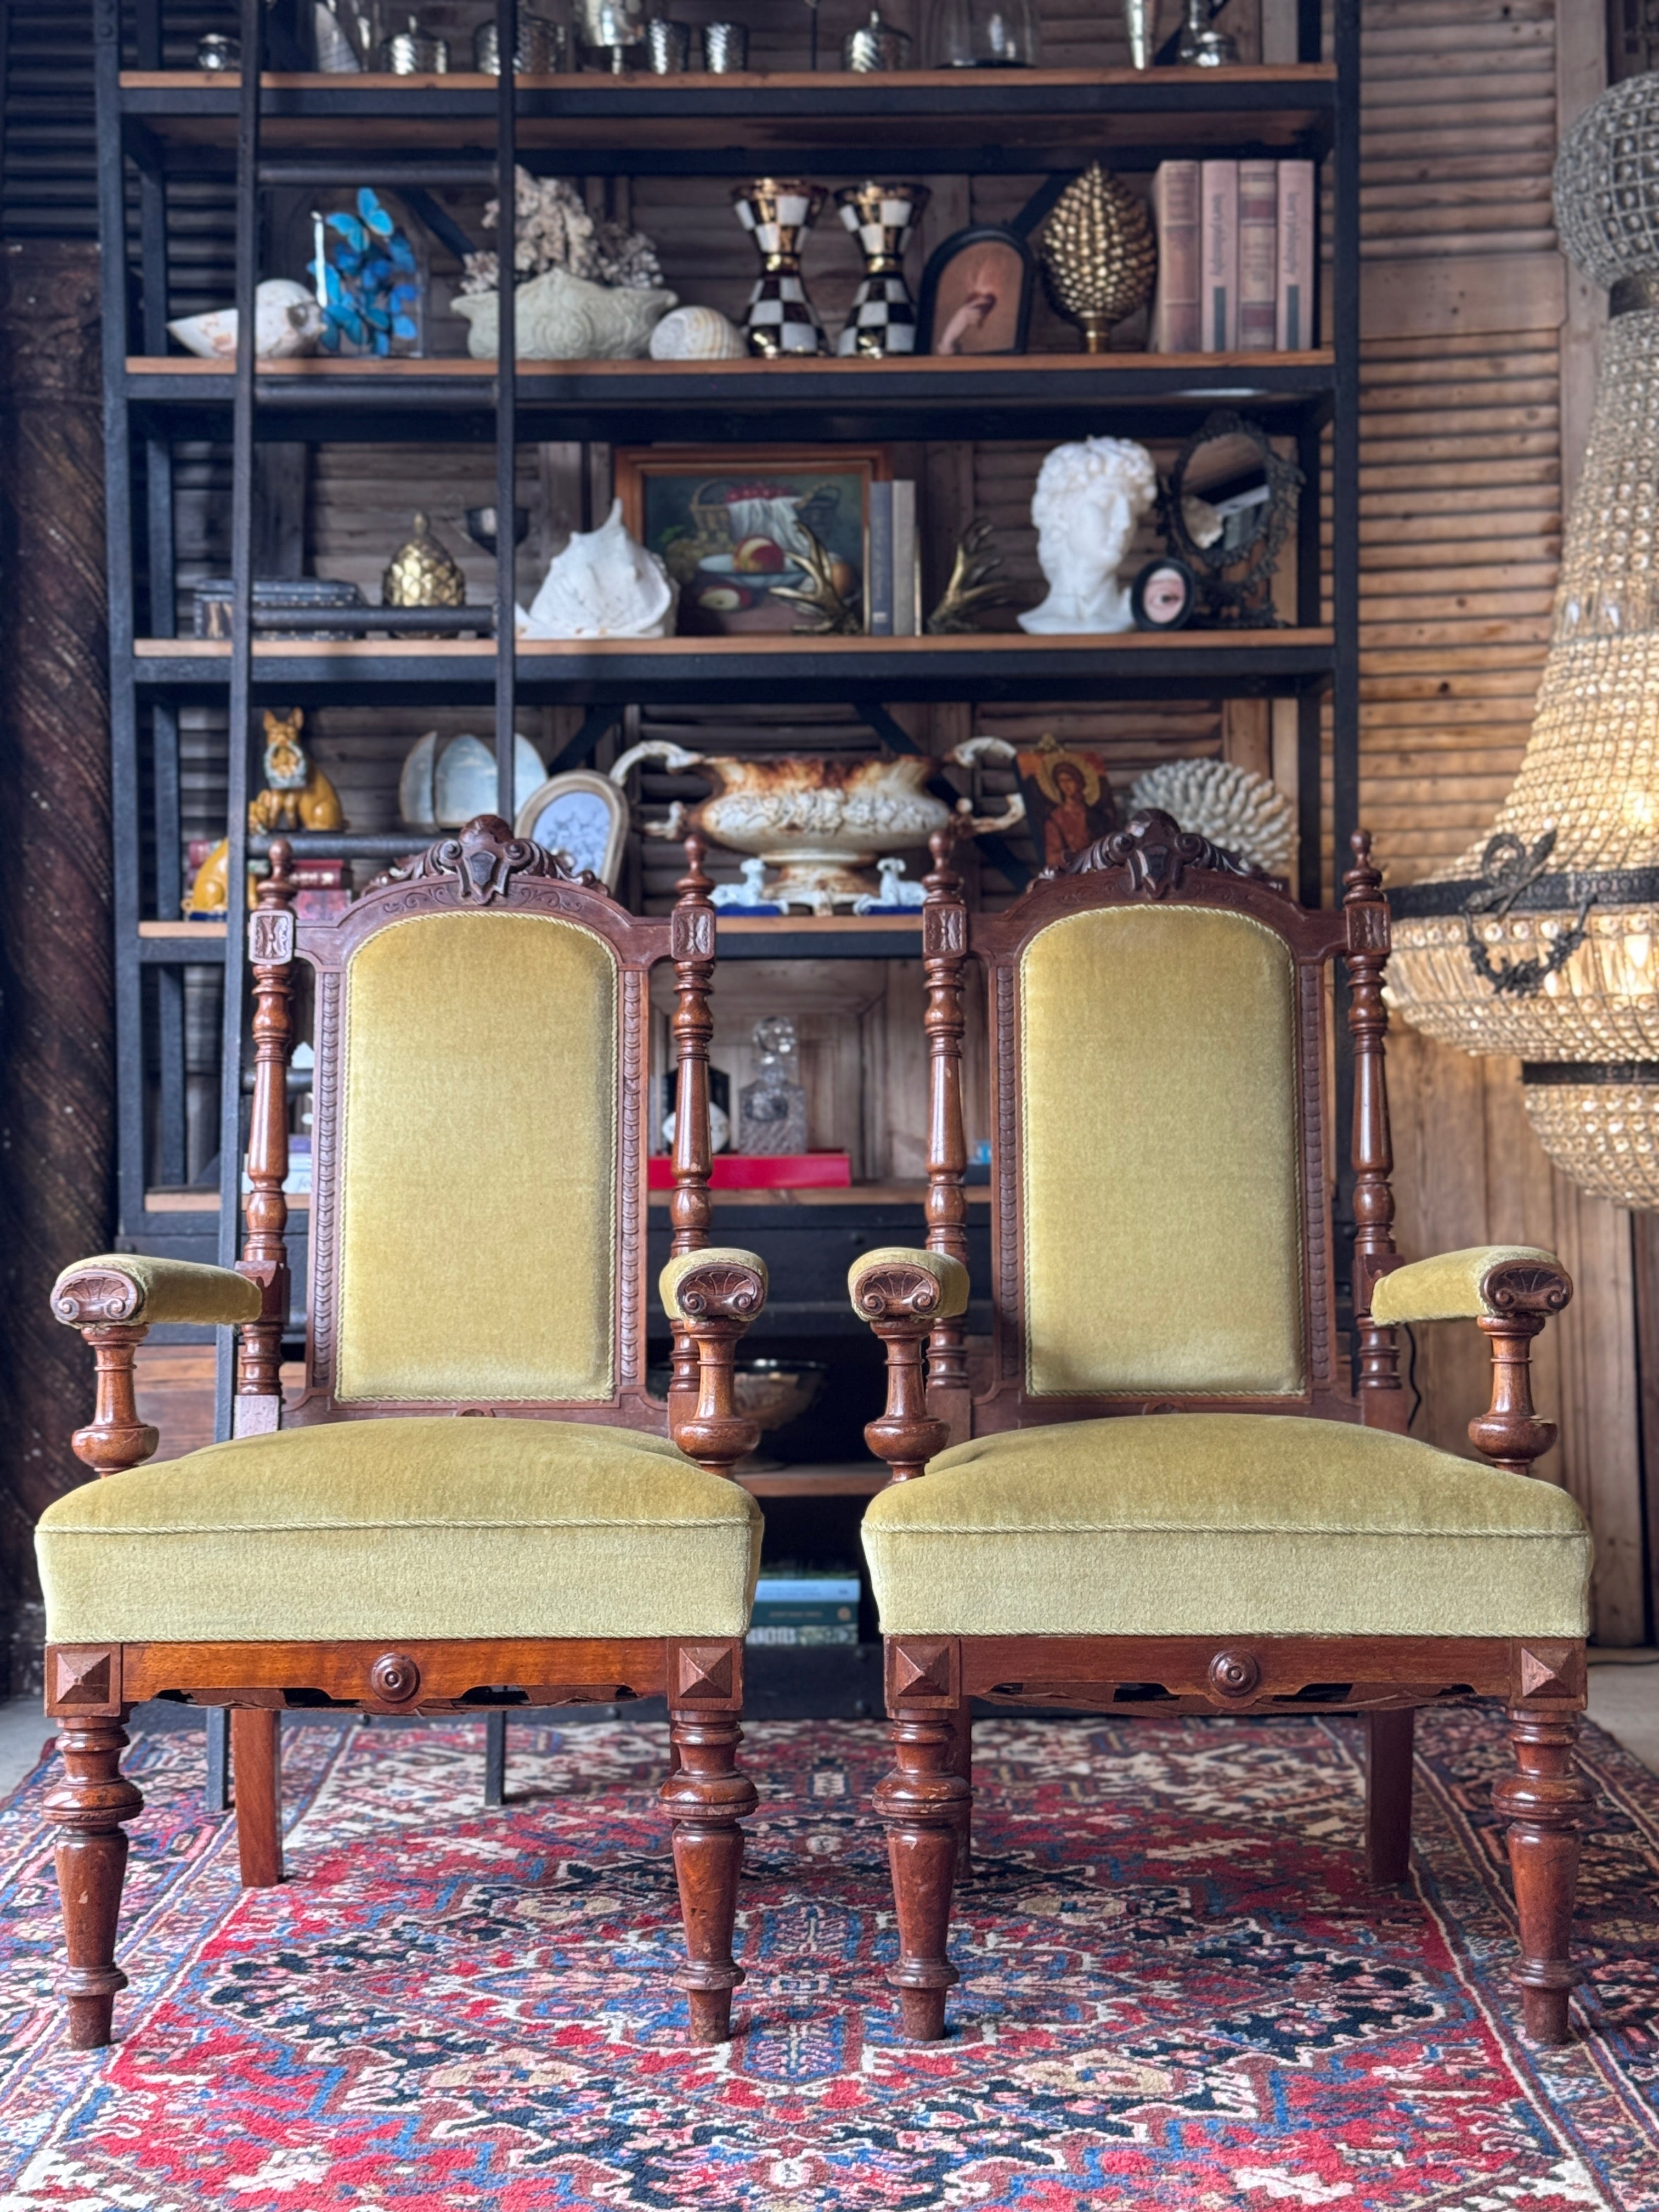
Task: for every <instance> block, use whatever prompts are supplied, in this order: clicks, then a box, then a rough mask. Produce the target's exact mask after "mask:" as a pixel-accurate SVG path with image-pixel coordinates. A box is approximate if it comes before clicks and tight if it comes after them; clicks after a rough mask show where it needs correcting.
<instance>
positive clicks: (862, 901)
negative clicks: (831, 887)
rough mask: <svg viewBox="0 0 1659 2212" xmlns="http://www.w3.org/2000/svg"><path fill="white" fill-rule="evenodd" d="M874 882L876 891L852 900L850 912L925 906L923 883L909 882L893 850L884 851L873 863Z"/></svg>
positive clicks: (925, 892) (873, 911) (881, 912)
mask: <svg viewBox="0 0 1659 2212" xmlns="http://www.w3.org/2000/svg"><path fill="white" fill-rule="evenodd" d="M876 881H877V884H878V889H877V890H873V891H869V892H866V895H865V896H864V897H863V898H859V899H854V901H853V911H854V914H883V913H886V912H889V911H890V910H891V908H894V907H915V906H925V905H926V904H927V886H926V884H917V883H912V882H911V880H910V878H909V877H908V876H907V875H906V874H905V872H904V863H903V861H902V860H900V858H899V856H898V854H896V853H884V854H883V855H882V857H881V858H880V860H878V861H877V862H876Z"/></svg>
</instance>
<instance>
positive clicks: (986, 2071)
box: [0, 1711, 1659, 2212]
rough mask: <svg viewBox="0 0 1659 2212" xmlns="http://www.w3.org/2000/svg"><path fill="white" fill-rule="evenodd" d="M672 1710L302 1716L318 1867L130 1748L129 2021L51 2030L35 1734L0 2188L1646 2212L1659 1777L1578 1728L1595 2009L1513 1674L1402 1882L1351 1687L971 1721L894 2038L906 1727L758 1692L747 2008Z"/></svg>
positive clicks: (12, 1870)
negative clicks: (1508, 1782) (1108, 1718)
mask: <svg viewBox="0 0 1659 2212" xmlns="http://www.w3.org/2000/svg"><path fill="white" fill-rule="evenodd" d="M662 1733H663V1732H662V1731H661V1730H660V1729H651V1728H646V1727H641V1726H636V1725H630V1724H627V1723H618V1724H616V1725H607V1726H598V1727H586V1726H583V1727H574V1728H569V1729H557V1728H537V1727H531V1726H528V1725H525V1726H515V1729H514V1734H513V1769H512V1786H513V1790H515V1792H516V1801H515V1802H514V1803H513V1805H512V1806H511V1807H510V1808H509V1810H508V1811H507V1813H506V1814H483V1813H482V1812H479V1811H477V1809H475V1808H476V1807H477V1790H478V1783H479V1752H478V1745H479V1734H480V1732H479V1730H478V1729H477V1728H476V1727H474V1726H462V1725H457V1726H454V1727H434V1728H432V1729H420V1730H410V1731H408V1732H402V1731H393V1730H380V1729H368V1730H364V1729H358V1728H356V1727H354V1726H352V1725H350V1724H349V1723H341V1724H336V1723H333V1722H332V1721H331V1720H330V1721H329V1722H327V1723H325V1724H323V1725H316V1724H313V1725H307V1726H305V1727H296V1728H294V1729H290V1730H289V1734H288V1736H287V1739H286V1750H285V1763H286V1770H287V1771H286V1780H287V1801H288V1806H289V1819H290V1826H289V1844H288V1850H289V1869H290V1880H289V1883H288V1885H287V1887H285V1888H283V1890H281V1891H275V1892H271V1891H268V1892H264V1893H250V1894H247V1895H244V1894H243V1893H241V1892H240V1890H239V1889H238V1888H237V1887H236V1881H235V1849H234V1838H233V1836H232V1834H231V1832H230V1828H229V1825H228V1823H223V1822H217V1821H214V1820H208V1819H207V1818H205V1817H204V1815H203V1814H202V1813H201V1811H200V1809H199V1788H200V1741H199V1738H197V1737H196V1736H194V1735H159V1734H158V1735H149V1736H144V1737H141V1738H140V1739H139V1740H138V1741H137V1742H136V1744H135V1747H134V1751H133V1753H132V1754H131V1771H132V1772H133V1773H134V1774H135V1776H136V1778H137V1780H138V1781H139V1783H140V1785H141V1786H142V1788H143V1790H144V1792H145V1795H146V1796H147V1797H148V1798H149V1811H148V1812H147V1813H146V1814H145V1815H144V1816H143V1819H142V1820H140V1821H139V1822H138V1823H137V1826H136V1827H135V1830H134V1842H135V1849H134V1856H133V1863H132V1868H131V1874H130V1876H129V1880H128V1886H127V1905H128V1911H127V1914H126V1917H125V1922H124V1941H123V1956H124V1960H125V1965H126V1966H127V1969H128V1971H129V1972H130V1973H131V1975H132V1977H133V1987H132V1989H131V1990H129V1992H128V1993H127V1995H126V1996H125V1999H123V2000H122V2001H121V2005H120V2009H119V2011H118V2026H119V2027H120V2029H121V2031H122V2033H124V2036H125V2040H124V2041H123V2043H122V2044H121V2045H118V2047H117V2048H115V2049H114V2050H112V2051H107V2052H104V2053H100V2054H95V2055H94V2056H92V2057H75V2056H73V2055H71V2054H70V2052H68V2051H65V2050H64V2047H63V2045H62V2044H61V2042H60V2041H59V2039H58V2013H57V2008H56V2007H55V2005H54V2004H53V2003H52V2000H51V1997H50V1994H49V1986H50V1982H51V1978H52V1967H53V1960H54V1955H55V1952H56V1947H57V1941H58V1934H57V1912H56V1902H55V1898H54V1895H53V1892H52V1886H51V1880H50V1874H49V1867H48V1860H47V1854H46V1838H45V1834H44V1832H43V1830H42V1827H41V1826H40V1819H39V1810H38V1808H39V1802H40V1795H41V1791H42V1789H43V1787H44V1781H43V1776H44V1772H45V1770H44V1769H43V1770H42V1771H41V1772H39V1773H37V1774H35V1775H34V1776H33V1777H32V1778H30V1779H29V1780H28V1781H27V1782H26V1783H25V1784H23V1785H22V1787H21V1790H19V1791H18V1793H17V1795H16V1796H15V1797H14V1798H13V1799H12V1800H10V1801H9V1803H8V1804H7V1805H6V1806H5V1807H4V1808H0V2212H35V2208H40V2209H41V2212H46V2208H51V2212H219V2208H227V2212H228V2208H231V2207H235V2208H238V2212H483V2208H488V2212H553V2208H556V2207H566V2206H574V2207H582V2208H592V2209H593V2212H600V2208H604V2212H727V2209H728V2208H741V2212H830V2208H833V2209H834V2212H843V2209H844V2212H933V2208H935V2207H938V2208H941V2212H943V2209H944V2208H951V2212H958V2208H959V2209H960V2212H1005V2208H1006V2212H1132V2209H1133V2212H1230V2208H1232V2207H1246V2208H1250V2212H1298V2208H1303V2207H1308V2208H1326V2207H1328V2208H1331V2209H1332V2212H1428V2209H1429V2208H1435V2212H1555V2208H1558V2207H1562V2208H1568V2207H1571V2208H1578V2207H1604V2208H1608V2212H1649V2208H1659V1778H1656V1777H1654V1776H1652V1775H1650V1774H1648V1773H1646V1772H1645V1771H1644V1770H1643V1769H1642V1768H1641V1767H1639V1766H1638V1765H1636V1763H1635V1762H1634V1761H1633V1760H1632V1759H1630V1758H1629V1757H1628V1756H1627V1755H1626V1753H1623V1752H1622V1751H1620V1749H1619V1748H1618V1747H1616V1746H1615V1745H1614V1744H1613V1743H1612V1742H1611V1741H1609V1740H1608V1739H1607V1737H1605V1736H1602V1735H1598V1734H1596V1733H1595V1731H1594V1730H1590V1731H1588V1732H1587V1748H1586V1758H1585V1764H1586V1767H1587V1770H1588V1772H1589V1778H1590V1779H1591V1781H1592V1783H1593V1784H1595V1789H1596V1792H1597V1815H1596V1817H1597V1822H1598V1825H1597V1827H1596V1831H1595V1834H1594V1835H1593V1836H1592V1837H1591V1838H1590V1839H1589V1846H1588V1850H1587V1852H1586V1863H1585V1880H1584V1884H1583V1892H1582V1899H1583V1906H1582V1912H1581V1942H1582V1944H1583V1948H1584V1952H1585V1954H1586V1956H1587V1958H1588V1960H1589V1965H1590V1979H1589V1983H1588V1984H1587V1985H1586V1987H1585V1990H1584V1991H1583V2008H1582V2011H1581V2012H1580V2013H1579V2014H1578V2015H1577V2021H1576V2024H1577V2027H1578V2028H1579V2029H1580V2031H1581V2036H1580V2039H1579V2040H1578V2041H1577V2043H1575V2045H1573V2046H1572V2047H1571V2049H1570V2050H1568V2051H1565V2052H1560V2053H1548V2054H1540V2053H1535V2052H1534V2051H1530V2050H1529V2049H1528V2047H1527V2046H1526V2045H1523V2044H1522V2042H1521V2041H1520V2039H1519V2037H1518V2035H1517V2033H1516V2027H1515V2009H1516V2008H1515V2005H1514V2002H1513V2000H1512V1997H1511V1994H1510V1985H1509V1983H1508V1981H1507V1978H1506V1975H1507V1968H1508V1966H1509V1962H1510V1953H1511V1941H1512V1931H1511V1923H1510V1909H1509V1905H1508V1900H1507V1892H1506V1888H1505V1886H1504V1881H1502V1879H1501V1877H1500V1874H1499V1869H1498V1851H1497V1847H1496V1838H1495V1836H1494V1834H1493V1832H1492V1826H1491V1825H1490V1814H1489V1811H1488V1784H1489V1782H1490V1779H1491V1777H1492V1772H1493V1771H1494V1769H1495V1767H1496V1766H1497V1765H1498V1764H1499V1763H1500V1761H1501V1760H1502V1759H1503V1758H1504V1752H1503V1749H1502V1741H1501V1736H1500V1734H1499V1728H1498V1723H1496V1722H1495V1720H1494V1718H1493V1717H1492V1716H1491V1715H1489V1714H1486V1713H1483V1712H1479V1711H1468V1712H1450V1711H1449V1712H1443V1713H1438V1714H1433V1715H1431V1716H1429V1717H1427V1718H1426V1720H1425V1721H1424V1723H1422V1724H1421V1729H1420V1735H1419V1743H1420V1745H1421V1747H1422V1751H1423V1756H1422V1758H1421V1759H1420V1760H1419V1818H1418V1822H1417V1838H1418V1859H1417V1875H1416V1882H1415V1886H1414V1888H1413V1891H1412V1892H1410V1893H1402V1894H1399V1895H1396V1896H1391V1897H1388V1898H1384V1899H1376V1897H1374V1896H1373V1895H1371V1894H1370V1893H1369V1892H1368V1891H1367V1890H1366V1888H1365V1887H1364V1881H1363V1879H1362V1876H1361V1872H1360V1866H1359V1858H1358V1850H1357V1844H1358V1808H1359V1790H1360V1778H1359V1770H1358V1764H1357V1754H1358V1731H1357V1729H1356V1728H1355V1726H1354V1724H1353V1723H1349V1722H1345V1721H1341V1720H1321V1719H1319V1718H1317V1717H1308V1718H1303V1717H1297V1718H1296V1719H1291V1720H1273V1721H1267V1722H1262V1723H1247V1722H1242V1721H1237V1720H1232V1721H1228V1722H1225V1723H1219V1722H1206V1721H1181V1720H1176V1721H1172V1722H1162V1723H1158V1722H1145V1721H1143V1722H1140V1723H1136V1724H1133V1725H1123V1726H1117V1725H1103V1724H1100V1723H1063V1724H1060V1723H1030V1722H999V1723H982V1724H981V1728H980V1729H979V1731H978V1748H979V1751H980V1779H981V1798H980V1806H981V1816H980V1831H979V1839H978V1840H979V1846H980V1862H979V1868H978V1871H977V1873H976V1875H975V1880H974V1881H973V1883H972V1885H971V1886H970V1887H969V1890H968V1891H967V1893H965V1895H964V1898H963V1904H962V1907H961V1910H960V1911H959V1915H958V1919H957V1936H956V1944H955V1950H956V1957H957V1963H958V1964H959V1965H960V1966H961V1967H962V1969H963V1977H964V1985H963V1989H962V1990H960V1991H958V1992H957V1996H956V2002H955V2006H954V2011H953V2019H954V2021H955V2033H954V2035H953V2037H952V2039H951V2041H950V2042H949V2043H948V2044H946V2045H942V2046H939V2047H935V2048H933V2049H930V2050H921V2051H918V2050H915V2049H913V2048H909V2047H907V2046H905V2045H902V2044H901V2043H900V2042H899V2041H898V2040H897V2039H896V2033H895V2025H894V2020H893V2016H892V2015H891V2013H890V2010H889V2008H888V2002H887V1997H886V1993H885V1990H884V1986H883V1984H882V1981H881V1978H880V1973H879V1971H878V1969H879V1966H880V1964H881V1962H882V1961H883V1960H885V1959H886V1958H887V1957H888V1956H889V1955H890V1951H891V1948H892V1936H891V1929H890V1920H889V1915H888V1909H887V1898H886V1881H885V1873H884V1864H883V1859H882V1853H881V1848H880V1843H879V1838H878V1832H877V1831H876V1830H875V1828H874V1827H873V1826H872V1824H871V1822H870V1821H869V1820H868V1817H867V1815H866V1813H865V1812H864V1810H863V1806H864V1802H865V1800H866V1795H867V1792H868V1790H869V1787H870V1785H871V1784H872V1781H873V1780H874V1778H875V1777H876V1773H877V1771H878V1763H879V1759H880V1743H879V1736H878V1729H876V1728H875V1727H874V1726H873V1725H872V1724H868V1723H788V1724H782V1723H770V1724H767V1725H763V1726H758V1727H756V1728H754V1729H751V1731H750V1741H749V1746H748V1753H749V1763H750V1771H752V1772H753V1773H754V1775H755V1777H756V1779H757V1782H758V1783H759V1784H760V1787H761V1790H762V1794H763V1811H762V1814H761V1816H760V1818H759V1819H758V1820H757V1821H756V1823H755V1824H754V1830H753V1833H752V1839H751V1845H750V1862H749V1867H748V1870H747V1874H746V1877H745V1882H744V1902H743V1908H742V1917H741V1920H740V1923H739V1924H740V1930H741V1941H742V1954H743V1957H744V1961H745V1963H746V1965H747V1966H748V1968H749V1972H750V1979H749V1982H748V1984H747V1985H746V1987H745V1989H744V1990H743V1991H741V1992H740V1993H739V2016H740V2021H741V2033H740V2034H739V2035H738V2039H736V2040H735V2041H734V2042H733V2043H732V2045H730V2046H728V2047H726V2048H724V2049H721V2050H719V2051H713V2052H692V2051H688V2050H687V2049H686V2048H685V2047H684V2045H682V2044H681V2042H680V2040H679V2033H680V2025H681V2021H682V2017H683V2014H682V2008H681V2006H680V2004H679V2002H678V1997H677V1993H676V1991H675V1990H674V1988H673V1985H672V1984H671V1981H670V1979H669V1976H668V1973H667V1972H666V1971H665V1969H667V1968H669V1967H671V1965H672V1963H673V1961H674V1960H675V1957H676V1955H677V1951H678V1930H677V1927H676V1924H675V1917H674V1891H673V1884H672V1881H671V1875H670V1871H669V1867H668V1863H667V1861H666V1857H665V1850H664V1836H663V1830H662V1827H661V1826H660V1824H659V1820H658V1818H657V1815H656V1812H655V1808H654V1806H653V1789H654V1786H655V1784H656V1783H657V1782H658V1781H659V1779H660V1771H661V1767H660V1763H661V1760H662V1758H663V1753H664V1744H663V1741H662Z"/></svg>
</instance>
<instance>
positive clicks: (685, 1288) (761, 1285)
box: [658, 1245, 767, 1474]
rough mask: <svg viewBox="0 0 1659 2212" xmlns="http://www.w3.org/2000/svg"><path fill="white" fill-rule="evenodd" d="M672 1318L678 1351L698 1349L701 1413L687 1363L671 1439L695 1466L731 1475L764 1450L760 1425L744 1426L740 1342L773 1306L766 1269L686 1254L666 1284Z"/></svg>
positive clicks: (734, 1257)
mask: <svg viewBox="0 0 1659 2212" xmlns="http://www.w3.org/2000/svg"><path fill="white" fill-rule="evenodd" d="M658 1288H659V1291H660V1292H661V1294H662V1302H663V1308H664V1310H665V1312H666V1314H667V1316H668V1317H669V1319H670V1320H671V1322H674V1323H675V1337H676V1348H677V1351H678V1350H679V1349H680V1348H681V1347H683V1346H684V1344H685V1343H686V1342H687V1341H689V1342H690V1343H691V1344H694V1345H695V1346H696V1354H697V1358H696V1407H695V1410H691V1411H687V1410H686V1406H687V1401H688V1399H689V1398H690V1389H689V1388H687V1387H684V1385H682V1383H681V1379H680V1372H679V1362H678V1359H677V1361H676V1368H675V1385H674V1387H673V1388H671V1389H670V1391H669V1394H668V1431H669V1434H670V1435H671V1437H673V1439H674V1442H675V1443H677V1444H678V1446H679V1448H680V1449H681V1450H682V1451H683V1452H684V1453H685V1454H686V1455H687V1456H688V1458H690V1459H694V1460H696V1462H697V1464H698V1466H699V1467H706V1468H708V1471H709V1473H710V1474H731V1472H732V1467H733V1466H734V1465H735V1463H736V1462H738V1460H740V1459H742V1458H744V1456H745V1455H747V1454H748V1453H750V1452H752V1451H753V1450H754V1449H755V1448H756V1446H757V1444H758V1443H760V1424H759V1423H758V1422H757V1421H747V1420H744V1419H743V1418H742V1417H741V1416H740V1415H739V1413H738V1409H737V1405H736V1401H735V1398H734V1395H733V1384H732V1357H733V1354H734V1353H735V1352H736V1350H737V1346H738V1338H739V1337H740V1336H741V1335H742V1334H743V1333H744V1329H746V1328H748V1326H749V1324H750V1322H751V1321H753V1320H754V1318H755V1316H756V1315H757V1314H758V1313H759V1312H760V1311H761V1310H762V1308H763V1306H764V1305H765V1304H766V1291H767V1273H766V1262H765V1261H764V1260H763V1259H761V1258H760V1257H759V1255H757V1254H756V1253H754V1252H743V1251H739V1250H738V1249H736V1248H735V1247H730V1246H715V1245H707V1246H705V1247H704V1248H703V1249H702V1251H700V1252H680V1253H677V1254H676V1255H675V1256H674V1257H673V1258H672V1259H671V1261H669V1262H668V1265H667V1266H666V1267H665V1268H664V1269H663V1271H662V1273H661V1274H660V1275H659V1277H658Z"/></svg>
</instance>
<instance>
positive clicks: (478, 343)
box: [450, 269, 678, 361]
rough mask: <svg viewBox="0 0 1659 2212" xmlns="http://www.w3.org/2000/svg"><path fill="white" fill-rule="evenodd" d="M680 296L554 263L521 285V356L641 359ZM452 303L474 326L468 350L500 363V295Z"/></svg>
mask: <svg viewBox="0 0 1659 2212" xmlns="http://www.w3.org/2000/svg"><path fill="white" fill-rule="evenodd" d="M677 304H678V294H676V293H673V292H655V291H645V290H642V289H639V288H637V287H635V286H634V285H609V284H590V283H588V281H587V279H586V277H585V276H572V275H571V274H570V271H569V270H568V269H550V270H547V271H546V272H545V273H544V275H543V276H532V278H531V280H530V282H529V283H527V284H520V287H519V289H518V292H517V295H515V299H514V313H515V314H516V317H517V331H518V336H517V344H518V354H519V359H520V361H638V360H639V359H640V357H641V356H642V355H643V353H644V352H645V349H646V348H647V345H648V344H649V343H650V340H651V333H652V331H653V330H654V329H655V328H656V326H657V325H658V324H659V322H660V321H661V320H662V318H663V317H664V316H665V314H666V313H667V312H668V310H669V309H670V308H671V307H674V306H675V305H677ZM450 306H451V307H453V310H454V312H455V313H457V314H458V315H465V318H466V319H467V321H468V322H469V323H470V324H471V326H472V327H471V331H470V332H469V334H468V337H467V341H466V349H467V351H468V353H470V354H471V356H472V358H473V360H474V361H494V360H495V356H496V355H497V353H498V352H499V351H500V349H501V300H500V297H499V295H497V294H495V293H494V292H471V293H464V294H462V295H460V296H459V297H458V298H456V299H454V300H452V301H450Z"/></svg>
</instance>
